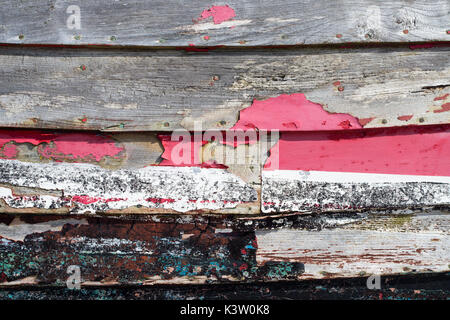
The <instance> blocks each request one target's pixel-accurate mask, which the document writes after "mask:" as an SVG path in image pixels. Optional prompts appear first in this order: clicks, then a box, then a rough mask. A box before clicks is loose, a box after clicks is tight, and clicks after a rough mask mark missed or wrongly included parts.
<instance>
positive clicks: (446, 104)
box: [433, 102, 450, 113]
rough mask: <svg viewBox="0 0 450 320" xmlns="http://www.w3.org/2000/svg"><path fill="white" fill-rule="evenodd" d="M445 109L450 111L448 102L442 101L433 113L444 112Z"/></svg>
mask: <svg viewBox="0 0 450 320" xmlns="http://www.w3.org/2000/svg"><path fill="white" fill-rule="evenodd" d="M446 111H450V102H448V103H444V104H443V105H442V106H441V108H440V109H438V110H434V111H433V112H434V113H441V112H446Z"/></svg>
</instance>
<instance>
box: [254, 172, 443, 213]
mask: <svg viewBox="0 0 450 320" xmlns="http://www.w3.org/2000/svg"><path fill="white" fill-rule="evenodd" d="M262 179H263V184H262V202H263V206H262V211H263V212H267V213H269V212H289V211H312V210H318V209H320V210H323V211H335V210H359V209H402V208H408V207H423V206H436V205H450V177H441V176H420V175H396V174H372V173H350V172H322V171H302V170H274V171H263V173H262Z"/></svg>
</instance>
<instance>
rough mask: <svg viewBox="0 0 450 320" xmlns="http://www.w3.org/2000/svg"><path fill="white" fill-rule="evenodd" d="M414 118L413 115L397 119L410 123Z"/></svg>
mask: <svg viewBox="0 0 450 320" xmlns="http://www.w3.org/2000/svg"><path fill="white" fill-rule="evenodd" d="M412 117H413V115H412V114H411V115H406V116H400V117H397V119H398V120H400V121H409V120H411V119H412Z"/></svg>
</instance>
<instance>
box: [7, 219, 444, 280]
mask: <svg viewBox="0 0 450 320" xmlns="http://www.w3.org/2000/svg"><path fill="white" fill-rule="evenodd" d="M0 219H1V220H0V258H1V259H0V282H1V283H0V285H1V286H3V287H19V288H20V287H21V286H25V285H31V286H34V285H44V284H46V285H49V286H62V287H64V286H65V285H66V279H67V278H68V274H67V267H68V266H69V265H78V266H79V267H80V269H81V276H82V287H83V288H85V287H89V286H111V285H140V284H144V285H155V284H161V285H164V284H214V283H215V284H218V283H223V284H226V283H252V282H260V281H266V282H271V281H292V280H305V279H322V278H327V279H334V278H346V277H368V276H369V275H370V274H372V273H374V274H379V275H382V276H383V277H384V276H388V275H392V274H405V273H411V272H412V273H415V272H422V273H424V272H425V273H427V272H445V271H448V267H449V266H448V262H449V245H448V240H449V233H448V230H449V221H450V220H449V215H448V212H445V211H434V212H423V213H420V212H417V213H415V214H411V215H373V214H367V213H366V214H362V213H359V214H354V213H347V214H344V213H341V214H332V215H331V214H325V215H317V214H316V215H314V214H312V215H290V216H284V217H279V216H274V217H266V218H232V217H211V216H209V217H208V216H186V215H181V216H176V217H175V216H129V215H128V216H124V217H120V218H105V217H93V216H90V217H89V216H88V217H81V216H72V217H70V218H68V217H64V216H54V215H47V216H42V215H41V216H36V215H16V216H11V215H4V214H3V215H0Z"/></svg>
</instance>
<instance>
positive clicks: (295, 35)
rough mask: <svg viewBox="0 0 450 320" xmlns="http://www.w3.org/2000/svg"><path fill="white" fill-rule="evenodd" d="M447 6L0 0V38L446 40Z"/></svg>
mask: <svg viewBox="0 0 450 320" xmlns="http://www.w3.org/2000/svg"><path fill="white" fill-rule="evenodd" d="M213 5H214V6H225V5H227V6H228V8H229V9H225V12H224V13H221V12H220V10H221V9H220V8H218V9H217V8H216V9H214V8H213V10H216V11H218V15H217V16H216V17H214V13H211V12H210V13H208V12H206V13H204V11H205V10H208V9H211V8H212V7H213ZM73 6H77V7H75V8H74V7H73ZM449 8H450V5H449V2H448V1H447V0H433V1H425V0H422V1H407V0H400V1H375V0H356V1H350V0H342V1H329V0H315V1H311V0H301V1H288V0H280V1H268V0H258V1H254V0H229V1H226V2H220V3H207V2H204V1H200V0H191V1H179V0H152V1H150V0H128V1H124V0H119V1H109V0H97V1H88V0H77V1H73V0H58V1H56V0H48V1H44V2H43V1H40V0H29V1H16V0H4V1H2V10H1V12H0V42H3V43H45V44H108V45H111V44H114V45H139V46H152V47H155V46H187V45H188V44H195V45H197V46H200V45H203V46H205V45H227V46H248V45H250V46H253V45H292V44H322V43H343V42H382V41H384V42H409V41H435V40H441V41H446V40H449V37H450V35H449V34H448V32H447V31H448V30H449V29H450V11H449ZM222 10H224V9H222ZM71 15H76V17H73V16H72V17H71ZM202 15H203V18H201V17H202ZM205 36H207V38H205ZM208 37H209V38H208Z"/></svg>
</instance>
